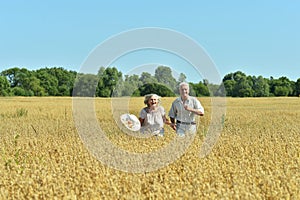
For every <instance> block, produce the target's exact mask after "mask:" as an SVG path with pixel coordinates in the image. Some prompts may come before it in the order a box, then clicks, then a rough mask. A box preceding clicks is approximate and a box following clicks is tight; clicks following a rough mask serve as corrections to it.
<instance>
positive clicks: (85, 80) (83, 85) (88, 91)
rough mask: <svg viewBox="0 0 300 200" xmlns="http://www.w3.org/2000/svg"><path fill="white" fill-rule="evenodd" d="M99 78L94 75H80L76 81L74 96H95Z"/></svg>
mask: <svg viewBox="0 0 300 200" xmlns="http://www.w3.org/2000/svg"><path fill="white" fill-rule="evenodd" d="M97 82H98V78H97V76H96V75H94V74H78V75H77V77H76V80H75V86H74V89H73V96H82V97H93V96H95V92H96V86H97Z"/></svg>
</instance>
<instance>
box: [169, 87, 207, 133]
mask: <svg viewBox="0 0 300 200" xmlns="http://www.w3.org/2000/svg"><path fill="white" fill-rule="evenodd" d="M179 92H180V97H178V98H177V99H175V100H174V101H173V103H172V106H171V109H170V111H169V117H170V120H171V124H170V126H171V127H172V128H173V130H176V133H177V134H178V136H180V137H184V136H185V134H186V133H196V122H195V116H196V115H199V116H203V115H204V108H203V107H202V105H201V103H200V101H199V100H198V99H197V98H195V97H192V96H189V84H188V83H185V82H182V83H180V85H179ZM175 119H176V122H175Z"/></svg>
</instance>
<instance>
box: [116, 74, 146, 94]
mask: <svg viewBox="0 0 300 200" xmlns="http://www.w3.org/2000/svg"><path fill="white" fill-rule="evenodd" d="M142 85H143V83H142V81H140V78H139V76H138V75H136V74H134V75H131V76H129V75H125V80H124V82H123V86H124V87H123V88H122V92H121V94H122V96H131V95H132V94H133V93H134V91H135V90H136V89H138V88H139V87H140V86H142Z"/></svg>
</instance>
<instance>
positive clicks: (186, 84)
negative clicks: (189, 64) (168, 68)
mask: <svg viewBox="0 0 300 200" xmlns="http://www.w3.org/2000/svg"><path fill="white" fill-rule="evenodd" d="M182 86H187V87H188V89H190V86H189V84H188V83H187V82H181V83H180V84H179V89H180V88H181V87H182Z"/></svg>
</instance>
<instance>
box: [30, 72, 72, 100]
mask: <svg viewBox="0 0 300 200" xmlns="http://www.w3.org/2000/svg"><path fill="white" fill-rule="evenodd" d="M50 71H51V70H49V69H48V68H44V69H39V70H37V71H36V77H37V78H38V79H39V80H40V86H41V87H42V88H44V91H45V95H46V96H57V95H62V94H60V92H62V91H60V92H59V91H58V88H59V85H58V79H57V78H56V77H55V76H54V75H53V73H50ZM61 87H62V86H61ZM62 93H63V94H65V92H62ZM65 95H68V96H69V94H65Z"/></svg>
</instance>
